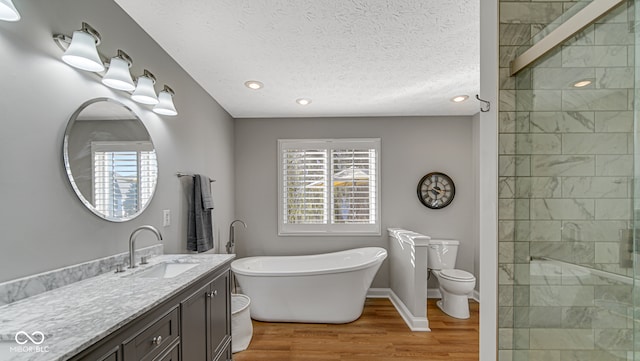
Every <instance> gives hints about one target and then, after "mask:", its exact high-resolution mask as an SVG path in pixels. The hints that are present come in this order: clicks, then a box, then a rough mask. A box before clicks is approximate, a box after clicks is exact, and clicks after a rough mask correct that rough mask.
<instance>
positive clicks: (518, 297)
mask: <svg viewBox="0 0 640 361" xmlns="http://www.w3.org/2000/svg"><path fill="white" fill-rule="evenodd" d="M513 305H515V306H529V286H528V285H525V286H513Z"/></svg>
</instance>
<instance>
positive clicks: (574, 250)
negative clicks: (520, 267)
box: [530, 242, 595, 284]
mask: <svg viewBox="0 0 640 361" xmlns="http://www.w3.org/2000/svg"><path fill="white" fill-rule="evenodd" d="M530 250H531V255H533V256H545V255H546V256H553V258H554V259H558V260H561V261H565V262H569V263H579V264H592V263H593V261H594V259H595V245H594V243H593V242H531V244H530ZM585 276H588V275H585ZM562 277H563V278H564V273H563V274H562ZM571 277H575V276H573V275H572V276H571ZM572 283H575V282H572ZM579 284H582V283H579Z"/></svg>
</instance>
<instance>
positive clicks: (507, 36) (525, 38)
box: [499, 23, 531, 45]
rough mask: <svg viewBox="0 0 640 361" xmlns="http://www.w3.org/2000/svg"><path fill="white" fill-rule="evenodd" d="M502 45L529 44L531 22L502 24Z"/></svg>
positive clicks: (500, 30)
mask: <svg viewBox="0 0 640 361" xmlns="http://www.w3.org/2000/svg"><path fill="white" fill-rule="evenodd" d="M499 32H500V35H499V38H500V45H528V44H529V39H531V26H529V24H517V23H513V24H500V29H499Z"/></svg>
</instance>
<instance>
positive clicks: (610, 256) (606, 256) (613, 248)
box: [595, 242, 620, 264]
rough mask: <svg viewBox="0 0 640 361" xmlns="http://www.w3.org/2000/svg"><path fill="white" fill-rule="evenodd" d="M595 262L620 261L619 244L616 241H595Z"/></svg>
mask: <svg viewBox="0 0 640 361" xmlns="http://www.w3.org/2000/svg"><path fill="white" fill-rule="evenodd" d="M595 246H596V259H595V263H616V264H617V263H618V262H620V245H619V244H618V243H617V242H596V244H595Z"/></svg>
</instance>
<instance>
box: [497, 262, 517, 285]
mask: <svg viewBox="0 0 640 361" xmlns="http://www.w3.org/2000/svg"><path fill="white" fill-rule="evenodd" d="M514 278H515V272H514V264H512V263H502V264H498V284H499V285H513V281H514Z"/></svg>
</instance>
